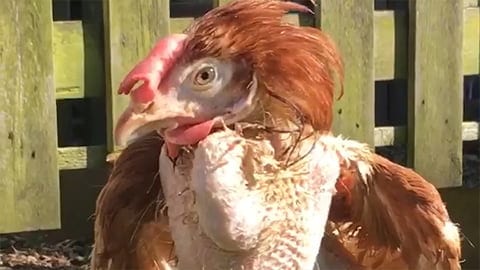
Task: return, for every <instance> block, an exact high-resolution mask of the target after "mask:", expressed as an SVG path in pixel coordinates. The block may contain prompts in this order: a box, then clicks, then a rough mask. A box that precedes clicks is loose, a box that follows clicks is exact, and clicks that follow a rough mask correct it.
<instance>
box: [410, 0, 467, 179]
mask: <svg viewBox="0 0 480 270" xmlns="http://www.w3.org/2000/svg"><path fill="white" fill-rule="evenodd" d="M409 12H410V16H409V18H410V19H409V20H410V21H409V48H408V50H409V66H408V69H409V71H408V77H409V78H408V91H409V92H408V96H409V97H408V164H409V165H410V166H412V167H413V168H414V169H415V170H416V171H418V172H419V173H420V174H422V175H423V176H425V177H426V178H427V179H429V180H430V181H432V183H433V184H434V185H435V186H436V187H439V188H440V187H452V186H460V185H461V184H462V117H463V107H462V106H463V105H462V104H463V101H462V93H463V83H462V82H463V79H462V77H463V74H462V50H461V48H462V27H463V7H462V2H461V1H452V0H421V1H416V0H410V2H409Z"/></svg>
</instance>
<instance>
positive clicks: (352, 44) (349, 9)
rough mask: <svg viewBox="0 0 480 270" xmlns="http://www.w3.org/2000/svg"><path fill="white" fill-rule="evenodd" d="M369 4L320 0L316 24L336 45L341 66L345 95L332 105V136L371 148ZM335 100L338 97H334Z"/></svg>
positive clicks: (372, 95)
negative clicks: (342, 137)
mask: <svg viewBox="0 0 480 270" xmlns="http://www.w3.org/2000/svg"><path fill="white" fill-rule="evenodd" d="M373 2H374V1H373V0H362V1H358V0H342V1H338V0H322V1H321V2H320V3H319V5H318V8H319V9H320V12H317V18H318V19H319V22H318V24H319V25H320V26H321V28H322V30H324V31H325V32H326V33H328V34H329V35H330V36H331V37H332V38H333V39H334V40H335V42H336V44H337V45H338V47H339V49H340V52H341V54H342V56H343V59H344V63H345V84H344V86H345V94H344V96H343V97H342V99H341V100H340V101H338V102H337V103H336V105H335V121H334V131H335V133H341V134H344V135H345V136H348V137H350V138H354V139H357V140H360V141H363V142H366V143H369V144H370V145H373V144H374V128H375V121H374V120H375V119H374V116H375V114H374V109H375V108H374V105H375V92H374V87H375V81H374V55H373V52H374V48H373V43H374V6H373V4H374V3H373ZM337 96H338V95H337Z"/></svg>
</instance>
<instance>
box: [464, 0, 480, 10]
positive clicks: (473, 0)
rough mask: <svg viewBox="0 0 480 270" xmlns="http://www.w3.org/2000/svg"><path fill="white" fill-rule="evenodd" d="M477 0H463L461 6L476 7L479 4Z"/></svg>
mask: <svg viewBox="0 0 480 270" xmlns="http://www.w3.org/2000/svg"><path fill="white" fill-rule="evenodd" d="M479 3H480V2H479V1H478V0H463V6H464V7H466V8H468V7H478V6H479Z"/></svg>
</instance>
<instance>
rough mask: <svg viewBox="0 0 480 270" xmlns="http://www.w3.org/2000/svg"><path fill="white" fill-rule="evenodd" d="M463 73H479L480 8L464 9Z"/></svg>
mask: <svg viewBox="0 0 480 270" xmlns="http://www.w3.org/2000/svg"><path fill="white" fill-rule="evenodd" d="M464 16H465V17H464V26H463V74H465V75H473V74H480V8H478V7H477V8H467V9H465V10H464Z"/></svg>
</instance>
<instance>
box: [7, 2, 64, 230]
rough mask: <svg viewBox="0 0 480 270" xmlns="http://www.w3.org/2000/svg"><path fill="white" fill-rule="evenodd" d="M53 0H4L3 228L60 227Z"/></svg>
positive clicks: (35, 228) (38, 228)
mask: <svg viewBox="0 0 480 270" xmlns="http://www.w3.org/2000/svg"><path fill="white" fill-rule="evenodd" d="M52 20H53V19H52V1H50V0H30V1H18V0H2V1H0V36H2V38H1V39H0V149H2V150H1V152H0V198H1V199H0V201H1V202H0V204H1V207H0V219H1V222H0V233H7V232H17V231H31V230H40V229H56V228H59V227H60V205H59V200H60V194H59V180H58V169H57V134H56V128H57V126H56V110H55V89H54V85H53V48H52Z"/></svg>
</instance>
